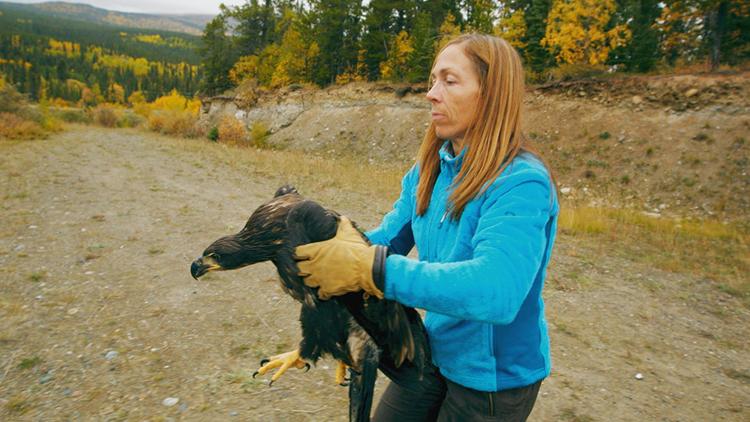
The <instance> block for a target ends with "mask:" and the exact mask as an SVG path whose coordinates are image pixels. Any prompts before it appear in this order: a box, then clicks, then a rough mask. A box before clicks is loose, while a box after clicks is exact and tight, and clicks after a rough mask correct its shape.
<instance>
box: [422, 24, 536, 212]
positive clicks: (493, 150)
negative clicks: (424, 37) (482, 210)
mask: <svg viewBox="0 0 750 422" xmlns="http://www.w3.org/2000/svg"><path fill="white" fill-rule="evenodd" d="M449 45H458V46H459V47H461V48H463V51H464V53H465V54H466V56H467V57H468V58H469V59H470V60H471V61H472V63H473V64H474V66H475V70H476V72H477V75H478V76H479V86H480V88H479V89H480V91H479V92H480V94H479V100H478V101H479V103H478V107H477V114H476V116H474V119H473V120H472V122H471V123H470V124H469V127H468V128H467V130H466V133H465V135H464V143H463V145H464V146H465V147H468V148H467V151H466V153H465V156H464V158H463V164H462V166H461V170H460V171H459V173H458V176H457V177H456V179H455V180H454V181H453V186H452V187H453V192H452V193H451V194H450V197H449V208H448V209H449V211H450V213H451V217H452V218H453V219H456V220H457V219H458V218H459V217H460V216H461V213H462V212H463V210H464V207H466V204H467V203H468V202H469V201H471V200H472V199H473V198H475V197H476V196H477V195H479V194H481V193H483V192H484V191H485V190H486V189H487V188H488V187H489V185H490V183H491V182H492V181H494V180H495V179H496V178H497V176H499V175H500V173H502V172H503V170H505V168H506V167H507V166H508V164H509V163H510V162H511V161H512V160H513V158H515V157H516V155H518V154H519V152H520V151H521V150H522V149H523V144H524V136H523V134H522V133H521V106H522V102H523V95H524V89H525V88H524V73H523V67H522V66H521V59H520V57H519V56H518V53H517V52H516V50H515V49H514V48H513V47H512V46H511V45H510V44H509V43H508V42H507V41H505V40H503V39H502V38H498V37H494V36H491V35H484V34H465V35H461V36H459V37H458V38H456V39H454V40H452V41H451V42H449V43H448V44H447V45H446V46H445V47H443V49H442V50H441V51H440V52H442V51H443V50H445V48H446V47H448V46H449ZM433 65H434V64H433ZM441 146H442V142H441V141H440V139H438V137H437V134H436V133H435V126H434V123H430V126H429V128H428V129H427V133H426V134H425V137H424V140H423V141H422V145H421V146H420V148H419V154H418V157H417V162H418V163H419V167H420V171H419V184H418V186H417V215H423V214H424V213H425V212H426V211H427V207H428V205H429V204H430V197H431V196H432V190H433V188H434V186H435V181H436V180H437V176H438V173H440V156H439V150H440V148H441ZM459 152H460V151H454V153H456V154H458V153H459Z"/></svg>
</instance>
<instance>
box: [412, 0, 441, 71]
mask: <svg viewBox="0 0 750 422" xmlns="http://www.w3.org/2000/svg"><path fill="white" fill-rule="evenodd" d="M412 39H413V45H412V47H413V51H412V53H411V55H410V56H409V65H408V71H407V75H406V76H407V79H408V80H409V81H410V82H423V81H426V80H427V78H428V77H429V73H430V69H431V67H432V60H433V55H434V47H433V46H434V44H435V30H434V29H433V27H432V19H431V17H430V15H429V13H428V12H426V11H420V12H418V13H417V17H416V20H415V22H414V31H413V32H412Z"/></svg>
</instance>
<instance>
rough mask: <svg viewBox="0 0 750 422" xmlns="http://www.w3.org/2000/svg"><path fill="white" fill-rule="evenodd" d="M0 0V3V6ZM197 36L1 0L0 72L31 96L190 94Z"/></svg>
mask: <svg viewBox="0 0 750 422" xmlns="http://www.w3.org/2000/svg"><path fill="white" fill-rule="evenodd" d="M0 6H2V5H0ZM198 43H199V38H198V37H196V36H191V35H186V34H177V33H171V32H165V31H148V30H134V29H132V28H120V27H116V26H109V25H99V24H92V23H88V22H80V21H75V20H69V19H62V18H52V17H50V16H46V15H44V14H40V13H30V12H28V11H19V10H15V9H14V8H12V7H4V6H2V7H0V76H2V77H3V78H4V79H5V81H7V82H9V83H11V84H13V85H14V86H15V87H16V88H17V89H18V90H19V91H21V92H23V93H26V94H27V95H28V96H29V97H31V99H33V100H41V99H61V100H64V101H65V102H68V103H75V104H79V105H84V106H90V105H95V104H98V103H102V102H111V103H120V104H125V103H128V98H130V97H131V96H134V95H135V96H134V97H133V98H136V99H140V98H143V99H144V100H148V101H153V100H154V99H156V98H158V97H160V96H162V95H164V94H165V93H168V92H170V91H172V90H177V91H178V92H180V93H181V94H183V95H186V96H187V97H192V96H193V95H195V94H196V92H197V91H198V88H199V84H200V80H201V69H200V66H199V57H198V55H197V52H196V50H197V49H196V47H197V45H198Z"/></svg>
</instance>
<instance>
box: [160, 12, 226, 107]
mask: <svg viewBox="0 0 750 422" xmlns="http://www.w3.org/2000/svg"><path fill="white" fill-rule="evenodd" d="M226 32H227V25H226V17H225V16H224V15H223V14H220V15H218V16H216V17H215V18H214V19H212V20H211V22H209V23H208V24H206V29H205V30H204V31H203V37H202V41H203V46H202V48H201V55H202V57H203V59H202V61H201V64H202V65H203V69H204V74H203V91H204V92H205V93H206V94H209V95H212V94H216V93H219V92H223V91H225V90H227V89H229V88H231V87H232V82H231V81H230V80H229V70H230V69H231V68H232V65H233V64H234V62H235V53H234V49H233V48H232V40H231V39H230V38H229V37H228V36H227V34H226ZM160 92H161V91H160ZM152 99H153V98H151V100H152Z"/></svg>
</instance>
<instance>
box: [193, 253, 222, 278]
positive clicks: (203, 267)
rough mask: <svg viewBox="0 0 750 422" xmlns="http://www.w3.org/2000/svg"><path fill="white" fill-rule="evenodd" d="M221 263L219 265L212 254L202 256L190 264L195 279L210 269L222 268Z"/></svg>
mask: <svg viewBox="0 0 750 422" xmlns="http://www.w3.org/2000/svg"><path fill="white" fill-rule="evenodd" d="M221 269H223V268H221V265H219V263H218V262H216V260H215V259H214V258H212V257H210V256H202V257H200V258H198V259H196V260H195V261H193V263H192V264H191V265H190V275H192V276H193V278H194V279H196V280H197V279H198V277H200V276H202V275H203V274H205V273H207V272H209V271H215V270H221Z"/></svg>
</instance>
